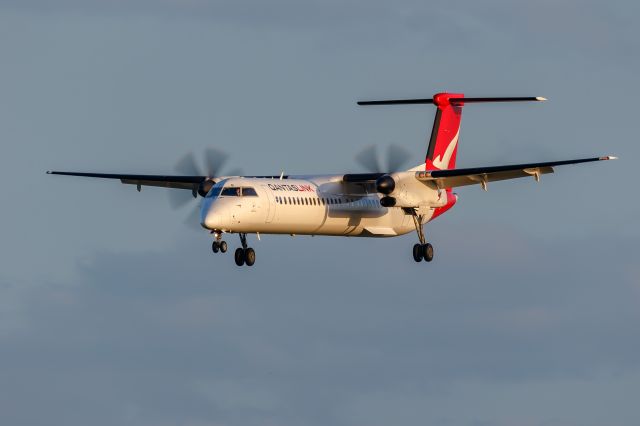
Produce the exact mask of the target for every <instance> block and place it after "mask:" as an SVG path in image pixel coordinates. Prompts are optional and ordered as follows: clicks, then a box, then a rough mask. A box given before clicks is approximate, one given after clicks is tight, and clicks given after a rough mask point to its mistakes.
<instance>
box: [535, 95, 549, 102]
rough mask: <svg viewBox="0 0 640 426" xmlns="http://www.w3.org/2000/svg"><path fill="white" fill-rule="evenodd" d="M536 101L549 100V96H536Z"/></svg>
mask: <svg viewBox="0 0 640 426" xmlns="http://www.w3.org/2000/svg"><path fill="white" fill-rule="evenodd" d="M536 101H538V102H544V101H548V99H547V98H544V97H542V96H536Z"/></svg>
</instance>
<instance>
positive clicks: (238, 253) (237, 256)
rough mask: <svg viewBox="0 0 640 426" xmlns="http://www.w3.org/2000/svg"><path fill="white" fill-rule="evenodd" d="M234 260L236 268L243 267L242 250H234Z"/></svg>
mask: <svg viewBox="0 0 640 426" xmlns="http://www.w3.org/2000/svg"><path fill="white" fill-rule="evenodd" d="M254 257H255V256H254ZM234 258H235V261H236V265H238V266H242V265H244V249H242V248H240V247H238V248H237V249H236V253H235V254H234Z"/></svg>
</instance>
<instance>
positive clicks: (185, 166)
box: [168, 148, 242, 225]
mask: <svg viewBox="0 0 640 426" xmlns="http://www.w3.org/2000/svg"><path fill="white" fill-rule="evenodd" d="M228 158H229V155H228V154H227V153H225V152H223V151H221V150H219V149H217V148H207V149H205V151H204V155H203V159H204V167H202V168H200V167H198V162H197V161H196V157H195V155H194V154H193V153H192V152H190V153H188V154H186V155H185V156H183V157H182V158H180V159H179V160H178V161H177V162H176V165H175V167H174V169H175V171H176V172H177V173H179V174H180V175H185V176H206V177H207V179H206V180H205V181H203V182H202V183H201V184H200V186H199V187H198V188H197V190H194V191H191V192H189V191H186V190H174V191H169V192H168V194H169V204H170V205H171V207H172V208H174V209H180V208H183V207H184V206H185V205H187V204H190V203H192V202H193V201H194V198H197V197H198V194H200V195H201V196H204V194H206V193H207V192H209V189H211V187H212V186H213V185H214V183H215V181H214V179H215V178H216V177H218V176H223V174H222V173H221V172H222V171H223V170H224V165H225V163H226V162H227V159H228ZM224 175H226V176H240V175H242V171H241V170H240V169H237V168H236V169H233V170H229V172H228V173H226V174H224ZM199 215H200V202H197V204H196V205H195V206H194V208H193V209H192V212H190V213H189V215H188V216H187V219H186V221H185V223H187V224H189V225H194V224H197V223H198V219H199Z"/></svg>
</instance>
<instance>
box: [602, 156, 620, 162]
mask: <svg viewBox="0 0 640 426" xmlns="http://www.w3.org/2000/svg"><path fill="white" fill-rule="evenodd" d="M617 159H618V157H615V156H613V155H607V156H605V157H600V160H602V161H604V160H617Z"/></svg>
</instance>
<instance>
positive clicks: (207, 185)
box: [198, 179, 216, 197]
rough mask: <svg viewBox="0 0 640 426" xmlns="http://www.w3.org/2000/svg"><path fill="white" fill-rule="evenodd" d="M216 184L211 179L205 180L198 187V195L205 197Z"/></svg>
mask: <svg viewBox="0 0 640 426" xmlns="http://www.w3.org/2000/svg"><path fill="white" fill-rule="evenodd" d="M215 184H216V183H215V181H213V180H211V179H205V180H203V181H202V182H200V185H198V194H200V196H201V197H205V196H206V195H207V194H208V193H209V191H210V190H211V188H212V187H213V185H215Z"/></svg>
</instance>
